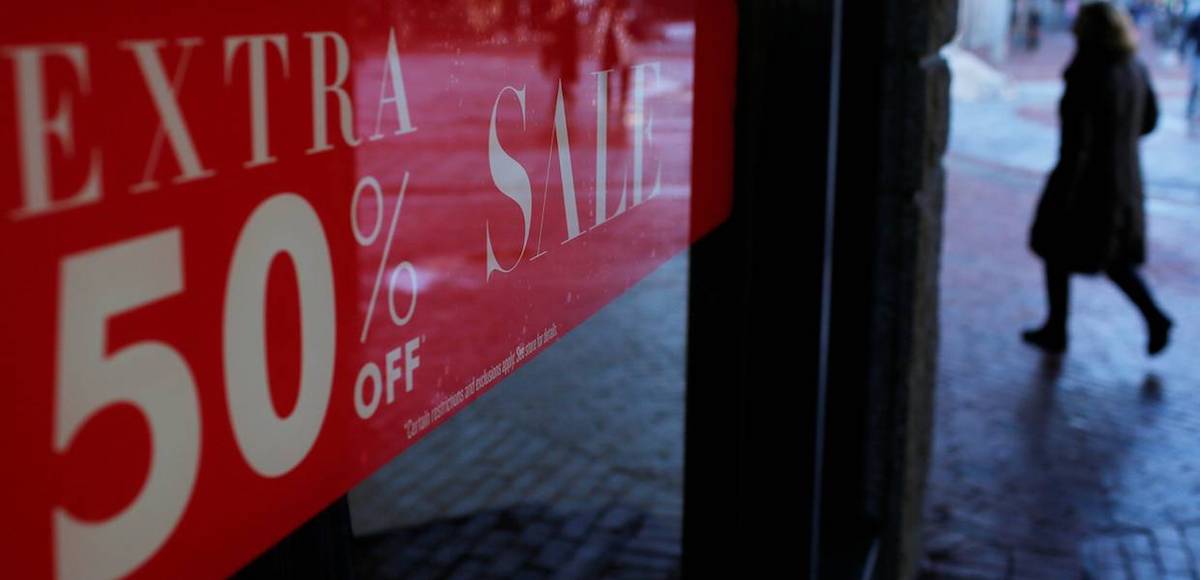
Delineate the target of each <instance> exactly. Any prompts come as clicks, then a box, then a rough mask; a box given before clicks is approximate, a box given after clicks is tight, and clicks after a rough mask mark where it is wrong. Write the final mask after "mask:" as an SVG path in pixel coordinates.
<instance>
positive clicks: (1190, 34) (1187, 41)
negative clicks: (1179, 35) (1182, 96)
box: [1180, 13, 1200, 135]
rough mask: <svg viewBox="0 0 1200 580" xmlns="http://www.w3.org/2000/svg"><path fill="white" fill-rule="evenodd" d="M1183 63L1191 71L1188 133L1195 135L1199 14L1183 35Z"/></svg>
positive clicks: (1199, 111)
mask: <svg viewBox="0 0 1200 580" xmlns="http://www.w3.org/2000/svg"><path fill="white" fill-rule="evenodd" d="M1180 48H1181V50H1182V51H1183V61H1184V62H1185V63H1187V65H1188V68H1189V69H1191V73H1192V74H1191V79H1190V83H1191V88H1190V89H1189V90H1188V104H1187V120H1188V133H1190V134H1193V135H1194V134H1196V132H1197V128H1198V127H1200V13H1197V14H1196V16H1194V17H1193V18H1192V20H1191V21H1190V22H1188V25H1187V30H1185V31H1184V33H1183V45H1182V46H1181V47H1180Z"/></svg>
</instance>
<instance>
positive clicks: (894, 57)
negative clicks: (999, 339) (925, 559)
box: [871, 0, 958, 578]
mask: <svg viewBox="0 0 1200 580" xmlns="http://www.w3.org/2000/svg"><path fill="white" fill-rule="evenodd" d="M957 8H958V3H957V0H893V1H891V2H889V3H888V6H887V10H886V14H885V15H884V17H883V20H884V23H885V24H884V26H885V35H884V47H883V49H884V50H883V55H884V56H883V67H882V72H883V79H882V102H883V117H882V119H881V122H880V145H881V149H882V155H881V159H880V161H881V162H880V166H879V169H880V172H879V173H880V174H879V180H880V181H879V182H880V184H881V187H880V191H879V199H878V205H877V211H878V216H877V219H878V221H877V223H878V229H877V235H878V236H879V238H878V242H877V245H876V248H877V251H878V252H879V253H878V255H877V256H876V259H875V260H874V269H875V272H874V276H873V277H874V278H875V280H876V283H877V284H879V285H880V286H879V287H880V288H881V289H883V291H882V292H880V294H879V295H878V296H877V299H876V300H875V301H874V305H873V308H872V318H873V326H874V328H875V332H873V333H872V334H873V341H872V342H873V345H872V350H873V358H875V362H876V364H875V365H874V369H875V370H874V373H875V376H874V377H872V380H871V383H872V384H874V385H875V387H876V389H879V388H882V389H886V390H890V393H889V395H890V396H885V397H882V398H881V399H882V400H884V401H887V402H888V406H889V407H890V408H889V409H887V411H886V412H885V413H884V415H885V416H886V417H887V419H886V420H885V421H884V423H885V424H886V425H887V426H888V428H886V429H885V430H884V431H883V433H884V437H885V439H884V440H882V441H880V443H881V446H882V448H883V450H884V451H885V452H886V454H887V458H886V459H885V460H884V462H883V467H884V470H885V475H884V478H885V480H886V481H888V482H889V483H888V485H887V486H886V488H887V491H886V492H885V497H884V498H883V506H885V507H884V512H885V513H884V514H882V515H883V516H884V521H885V522H886V524H885V529H884V530H883V537H882V543H881V548H882V549H881V552H880V554H881V560H880V563H881V566H882V569H881V570H880V572H882V574H881V575H880V576H879V577H885V578H909V577H911V576H912V575H913V574H914V572H915V569H916V565H917V563H918V562H919V560H920V556H921V546H920V522H921V506H922V500H923V496H924V490H925V477H926V473H927V471H928V466H929V457H930V437H931V434H932V432H933V416H934V415H933V400H934V397H933V389H934V384H935V373H936V369H937V348H938V271H939V261H940V255H941V243H942V214H943V212H942V207H943V200H944V195H945V171H944V169H943V167H942V157H943V155H944V154H945V152H946V145H947V139H948V129H949V119H950V71H949V68H948V66H947V64H946V61H945V59H943V58H942V57H941V56H940V54H939V51H940V49H941V47H942V46H944V45H946V44H947V43H949V42H950V41H951V40H952V38H953V36H954V31H955V24H956V22H957ZM889 439H890V441H889Z"/></svg>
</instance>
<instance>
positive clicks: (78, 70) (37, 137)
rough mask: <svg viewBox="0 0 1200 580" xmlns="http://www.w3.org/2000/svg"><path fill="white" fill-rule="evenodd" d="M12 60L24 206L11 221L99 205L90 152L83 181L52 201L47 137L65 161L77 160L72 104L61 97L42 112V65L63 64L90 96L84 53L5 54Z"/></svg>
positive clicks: (95, 159)
mask: <svg viewBox="0 0 1200 580" xmlns="http://www.w3.org/2000/svg"><path fill="white" fill-rule="evenodd" d="M4 53H5V55H7V56H9V57H11V58H12V59H13V62H14V64H15V65H16V66H15V74H16V90H17V125H18V134H19V142H20V151H21V181H22V193H23V195H24V205H22V206H21V207H20V208H19V209H17V210H16V211H14V212H13V214H12V216H13V217H14V218H23V217H31V216H35V215H41V214H47V213H51V212H55V211H61V210H64V209H69V208H72V207H79V206H81V205H85V204H89V203H93V202H95V201H98V200H99V199H100V152H99V151H97V150H95V149H92V150H91V152H90V154H89V155H88V156H87V157H88V170H87V176H86V177H85V178H84V181H83V184H82V185H81V186H79V189H77V190H76V191H75V192H74V193H73V194H71V195H69V196H66V197H64V198H61V199H58V200H55V199H54V197H53V194H54V191H53V187H52V186H53V181H52V180H51V175H52V173H53V172H52V171H51V169H50V144H51V140H50V138H51V137H57V138H58V141H59V143H60V144H61V145H62V148H63V151H64V152H65V153H66V154H67V156H68V157H70V156H74V154H75V139H74V120H73V119H72V115H71V113H72V111H73V110H74V109H73V105H72V103H73V102H74V101H73V99H72V98H71V96H70V95H68V94H66V93H63V94H60V95H59V98H58V105H57V106H56V107H55V108H54V109H52V111H47V110H46V68H45V67H46V61H47V60H48V59H50V58H51V57H57V58H63V59H66V60H67V62H68V63H70V65H71V68H73V69H74V72H75V76H76V77H77V78H78V79H79V93H80V94H81V95H86V94H87V93H88V92H90V91H91V83H90V81H89V78H88V64H87V63H88V58H87V49H85V48H84V47H83V45H81V44H45V45H36V46H19V47H14V48H9V49H6V50H4Z"/></svg>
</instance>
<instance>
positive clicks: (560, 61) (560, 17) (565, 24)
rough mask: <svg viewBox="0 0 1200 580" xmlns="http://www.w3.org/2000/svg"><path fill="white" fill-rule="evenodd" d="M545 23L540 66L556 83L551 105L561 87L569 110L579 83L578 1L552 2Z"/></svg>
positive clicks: (559, 0) (556, 0)
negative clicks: (576, 3)
mask: <svg viewBox="0 0 1200 580" xmlns="http://www.w3.org/2000/svg"><path fill="white" fill-rule="evenodd" d="M544 23H545V27H546V31H545V33H544V34H543V38H542V53H541V65H542V69H543V70H544V71H546V74H548V75H549V76H550V77H551V79H552V80H554V81H557V82H556V83H555V87H554V95H553V98H552V99H551V102H555V101H556V100H557V98H558V88H559V86H561V87H562V91H563V100H564V101H566V102H565V103H564V104H565V105H566V106H568V107H569V106H570V105H571V103H572V102H574V100H575V83H576V82H578V81H579V10H578V8H577V7H576V6H575V0H551V2H550V9H549V10H547V12H546V14H545V16H544ZM551 110H553V107H551Z"/></svg>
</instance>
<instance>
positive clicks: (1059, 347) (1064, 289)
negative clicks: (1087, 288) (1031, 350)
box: [1022, 262, 1071, 353]
mask: <svg viewBox="0 0 1200 580" xmlns="http://www.w3.org/2000/svg"><path fill="white" fill-rule="evenodd" d="M1070 297H1071V273H1070V272H1068V271H1067V269H1066V268H1062V267H1060V266H1058V265H1057V264H1054V263H1051V262H1046V302H1047V304H1048V305H1049V308H1050V312H1049V314H1048V315H1047V316H1046V324H1044V325H1042V327H1041V328H1038V329H1036V330H1028V331H1025V333H1024V334H1023V335H1022V336H1023V337H1024V339H1025V342H1028V343H1030V344H1032V345H1034V346H1037V347H1038V348H1041V349H1042V350H1045V351H1048V352H1052V353H1060V352H1062V351H1063V350H1065V349H1066V348H1067V307H1068V305H1069V302H1070Z"/></svg>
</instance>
